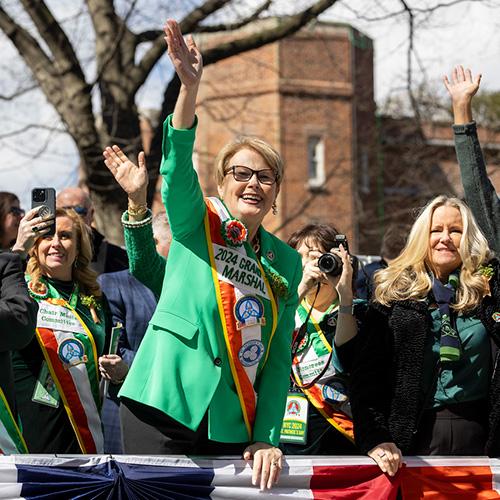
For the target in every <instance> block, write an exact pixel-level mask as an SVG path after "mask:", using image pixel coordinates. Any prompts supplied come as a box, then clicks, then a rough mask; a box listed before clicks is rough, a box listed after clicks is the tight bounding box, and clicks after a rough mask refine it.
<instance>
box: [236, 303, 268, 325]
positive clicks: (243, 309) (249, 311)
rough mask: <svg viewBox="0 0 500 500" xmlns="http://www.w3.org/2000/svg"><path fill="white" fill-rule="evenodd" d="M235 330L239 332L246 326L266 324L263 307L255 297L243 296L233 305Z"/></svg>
mask: <svg viewBox="0 0 500 500" xmlns="http://www.w3.org/2000/svg"><path fill="white" fill-rule="evenodd" d="M234 315H235V316H236V319H237V321H236V328H237V329H238V330H241V329H243V328H246V327H247V326H252V325H262V326H264V325H265V324H266V318H265V317H264V306H263V305H262V302H261V301H260V300H259V299H258V298H257V297H255V295H245V296H244V297H241V299H240V300H238V302H236V304H235V305H234Z"/></svg>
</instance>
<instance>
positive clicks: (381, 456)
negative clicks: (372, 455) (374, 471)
mask: <svg viewBox="0 0 500 500" xmlns="http://www.w3.org/2000/svg"><path fill="white" fill-rule="evenodd" d="M378 456H379V457H380V458H384V457H385V456H386V453H385V451H384V453H379V455H378Z"/></svg>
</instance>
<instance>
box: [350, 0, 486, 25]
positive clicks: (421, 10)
mask: <svg viewBox="0 0 500 500" xmlns="http://www.w3.org/2000/svg"><path fill="white" fill-rule="evenodd" d="M474 2H476V3H477V2H479V3H481V2H483V0H451V1H450V2H442V3H438V4H436V5H433V6H432V7H412V8H411V10H412V11H413V12H414V13H419V14H422V13H425V14H430V13H433V12H435V11H436V10H438V9H444V8H446V7H452V6H453V5H457V4H460V3H474ZM342 5H343V6H344V8H346V9H347V10H349V11H350V12H352V14H354V15H355V16H356V18H357V19H359V20H361V21H367V22H375V21H385V20H386V19H391V18H393V17H398V16H401V15H403V14H405V13H406V12H407V10H406V9H405V8H404V7H403V8H402V9H401V10H397V11H395V12H388V13H387V14H384V15H382V16H374V17H370V16H365V15H364V14H363V13H362V12H360V11H358V10H356V9H353V8H352V7H351V6H350V5H349V4H347V3H343V4H342Z"/></svg>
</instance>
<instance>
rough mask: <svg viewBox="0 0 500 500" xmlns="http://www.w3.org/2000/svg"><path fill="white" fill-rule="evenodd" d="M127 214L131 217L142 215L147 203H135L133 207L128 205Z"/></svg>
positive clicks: (145, 210) (146, 208) (146, 209)
mask: <svg viewBox="0 0 500 500" xmlns="http://www.w3.org/2000/svg"><path fill="white" fill-rule="evenodd" d="M127 211H128V214H129V215H131V216H132V217H140V216H141V215H144V214H145V213H146V212H147V211H148V206H147V205H137V206H135V207H131V206H130V205H129V206H128V208H127Z"/></svg>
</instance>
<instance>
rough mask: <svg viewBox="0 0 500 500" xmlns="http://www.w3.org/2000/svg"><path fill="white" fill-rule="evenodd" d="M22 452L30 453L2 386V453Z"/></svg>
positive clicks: (0, 439) (0, 397)
mask: <svg viewBox="0 0 500 500" xmlns="http://www.w3.org/2000/svg"><path fill="white" fill-rule="evenodd" d="M20 453H28V448H27V447H26V443H25V441H24V438H23V435H22V434H21V431H20V430H19V426H18V425H17V422H16V419H15V418H14V415H13V414H12V411H11V409H10V406H9V403H8V401H7V398H6V397H5V394H4V392H3V390H2V389H1V388H0V454H1V455H16V454H20Z"/></svg>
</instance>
